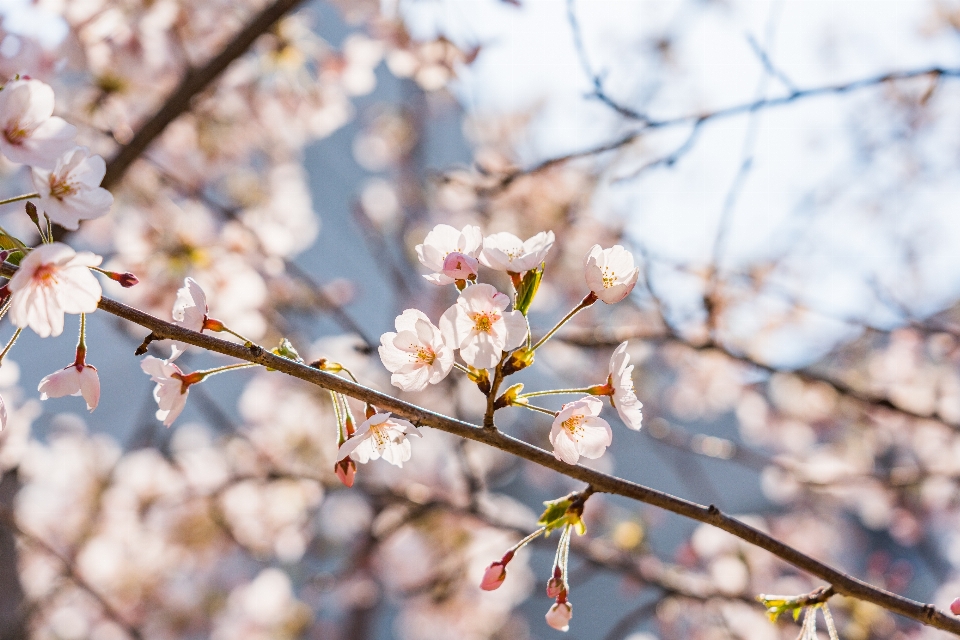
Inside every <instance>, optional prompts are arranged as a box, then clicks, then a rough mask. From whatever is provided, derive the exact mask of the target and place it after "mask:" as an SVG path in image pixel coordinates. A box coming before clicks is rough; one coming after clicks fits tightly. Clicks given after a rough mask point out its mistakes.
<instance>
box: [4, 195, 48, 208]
mask: <svg viewBox="0 0 960 640" xmlns="http://www.w3.org/2000/svg"><path fill="white" fill-rule="evenodd" d="M39 197H40V194H39V193H25V194H23V195H22V196H14V197H13V198H7V199H6V200H0V205H3V204H10V203H12V202H20V201H21V200H29V199H31V198H39Z"/></svg>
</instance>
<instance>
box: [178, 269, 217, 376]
mask: <svg viewBox="0 0 960 640" xmlns="http://www.w3.org/2000/svg"><path fill="white" fill-rule="evenodd" d="M208 311H209V308H208V307H207V296H206V294H205V293H204V292H203V289H201V288H200V285H199V284H197V281H196V280H194V279H193V278H184V280H183V286H182V287H180V288H179V289H178V290H177V299H176V301H175V302H174V303H173V310H172V311H171V313H170V315H171V316H173V323H174V324H175V325H177V326H180V327H183V328H184V329H189V330H190V331H197V332H201V331H203V327H204V323H206V321H207V312H208ZM186 350H187V345H186V343H184V342H180V341H174V342H173V343H172V345H171V353H170V361H171V362H172V361H173V360H176V359H177V358H179V357H180V356H181V355H182V354H183V352H184V351H186Z"/></svg>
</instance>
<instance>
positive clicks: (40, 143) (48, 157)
mask: <svg viewBox="0 0 960 640" xmlns="http://www.w3.org/2000/svg"><path fill="white" fill-rule="evenodd" d="M76 135H77V128H76V127H74V126H73V125H72V124H67V121H66V120H64V119H63V118H58V117H56V116H54V115H53V89H51V88H50V86H49V85H47V84H45V83H43V82H40V81H39V80H14V81H12V82H8V83H7V84H5V85H4V86H3V89H2V90H0V153H3V155H5V156H6V157H7V158H8V159H9V160H10V161H12V162H19V163H22V164H29V165H32V166H35V167H43V168H46V169H49V168H52V167H53V166H54V165H55V164H56V162H57V158H59V157H60V156H61V155H63V154H64V153H65V152H67V151H69V150H70V149H71V148H73V146H74V141H73V139H74V137H75V136H76Z"/></svg>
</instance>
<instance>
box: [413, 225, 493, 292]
mask: <svg viewBox="0 0 960 640" xmlns="http://www.w3.org/2000/svg"><path fill="white" fill-rule="evenodd" d="M482 246H483V234H482V233H481V232H480V227H474V226H470V225H467V226H466V227H464V228H463V229H462V230H460V231H457V230H456V229H454V228H453V227H451V226H450V225H448V224H438V225H437V226H435V227H434V228H433V230H432V231H431V232H430V233H428V234H427V237H426V238H424V240H423V244H418V245H417V247H416V250H417V257H418V258H419V259H420V264H422V265H423V266H425V267H426V268H428V269H430V270H432V271H433V272H434V273H431V274H429V275H425V276H423V277H424V278H426V279H427V280H429V281H430V282H432V283H433V284H436V285H445V284H452V283H454V282H456V281H457V280H465V279H467V278H468V277H469V276H470V274H471V273H472V274H473V275H476V273H477V269H478V268H479V265H480V263H479V262H478V261H477V257H478V256H479V255H480V249H481V247H482ZM451 255H453V256H454V257H453V259H451V260H448V258H449V257H450V256H451Z"/></svg>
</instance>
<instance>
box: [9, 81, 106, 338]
mask: <svg viewBox="0 0 960 640" xmlns="http://www.w3.org/2000/svg"><path fill="white" fill-rule="evenodd" d="M0 93H2V92H0ZM102 260H103V258H101V257H100V256H98V255H95V254H93V253H90V252H89V251H81V252H80V253H77V252H75V251H74V250H73V249H71V248H70V247H68V246H67V245H65V244H63V243H61V242H54V243H52V244H45V245H41V246H39V247H37V248H36V249H34V250H33V251H31V252H30V253H29V254H27V256H26V257H25V258H24V259H23V261H22V262H20V268H19V269H18V270H17V272H16V273H15V274H13V277H12V278H11V279H10V284H9V285H8V286H9V288H10V293H11V300H10V319H11V320H12V321H13V324H15V325H16V326H18V327H30V328H31V329H33V330H34V331H36V332H37V335H39V336H40V337H41V338H46V337H47V336H58V335H60V334H61V333H62V332H63V314H64V313H93V312H94V311H96V310H97V303H99V302H100V296H101V295H102V294H103V290H102V289H101V288H100V283H99V282H97V279H96V277H95V276H94V275H93V274H92V273H90V267H95V266H97V265H98V264H100V262H101V261H102Z"/></svg>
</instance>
